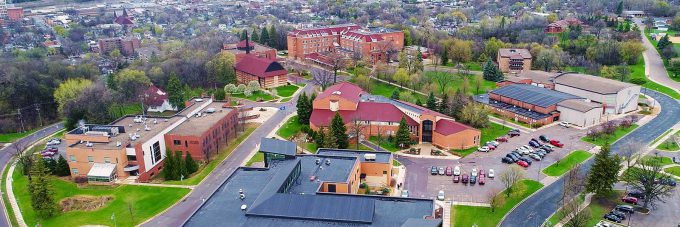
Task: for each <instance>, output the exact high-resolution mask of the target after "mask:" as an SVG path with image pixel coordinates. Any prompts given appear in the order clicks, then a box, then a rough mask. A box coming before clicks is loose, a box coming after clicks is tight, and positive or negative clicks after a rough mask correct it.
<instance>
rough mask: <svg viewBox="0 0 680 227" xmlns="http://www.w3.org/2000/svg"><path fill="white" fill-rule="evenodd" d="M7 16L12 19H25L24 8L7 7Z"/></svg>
mask: <svg viewBox="0 0 680 227" xmlns="http://www.w3.org/2000/svg"><path fill="white" fill-rule="evenodd" d="M7 18H9V20H10V21H19V20H21V19H24V8H21V7H14V8H7Z"/></svg>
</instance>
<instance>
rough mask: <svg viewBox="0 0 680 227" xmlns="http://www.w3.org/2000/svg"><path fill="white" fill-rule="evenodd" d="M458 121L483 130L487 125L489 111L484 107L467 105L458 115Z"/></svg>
mask: <svg viewBox="0 0 680 227" xmlns="http://www.w3.org/2000/svg"><path fill="white" fill-rule="evenodd" d="M460 121H461V122H463V123H466V124H469V125H471V126H472V127H475V128H485V127H486V126H487V125H489V111H488V110H487V109H486V108H485V107H484V105H481V104H476V103H468V104H467V105H465V106H464V107H463V110H462V111H461V113H460Z"/></svg>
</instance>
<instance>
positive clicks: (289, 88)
mask: <svg viewBox="0 0 680 227" xmlns="http://www.w3.org/2000/svg"><path fill="white" fill-rule="evenodd" d="M298 89H300V87H298V86H295V85H286V86H280V87H277V88H276V94H277V95H278V96H281V97H290V96H292V95H293V94H295V92H296V91H297V90H298Z"/></svg>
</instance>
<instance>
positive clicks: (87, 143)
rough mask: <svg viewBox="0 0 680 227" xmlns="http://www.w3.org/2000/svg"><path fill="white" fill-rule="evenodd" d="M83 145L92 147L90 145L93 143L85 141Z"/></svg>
mask: <svg viewBox="0 0 680 227" xmlns="http://www.w3.org/2000/svg"><path fill="white" fill-rule="evenodd" d="M85 146H86V147H92V146H94V144H92V143H90V142H85Z"/></svg>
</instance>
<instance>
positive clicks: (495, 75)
mask: <svg viewBox="0 0 680 227" xmlns="http://www.w3.org/2000/svg"><path fill="white" fill-rule="evenodd" d="M482 75H483V77H484V79H485V80H488V81H494V82H499V81H501V80H503V73H502V72H501V70H500V69H498V66H497V65H496V64H494V63H493V62H492V61H491V59H489V60H487V61H486V63H484V69H483V72H482Z"/></svg>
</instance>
